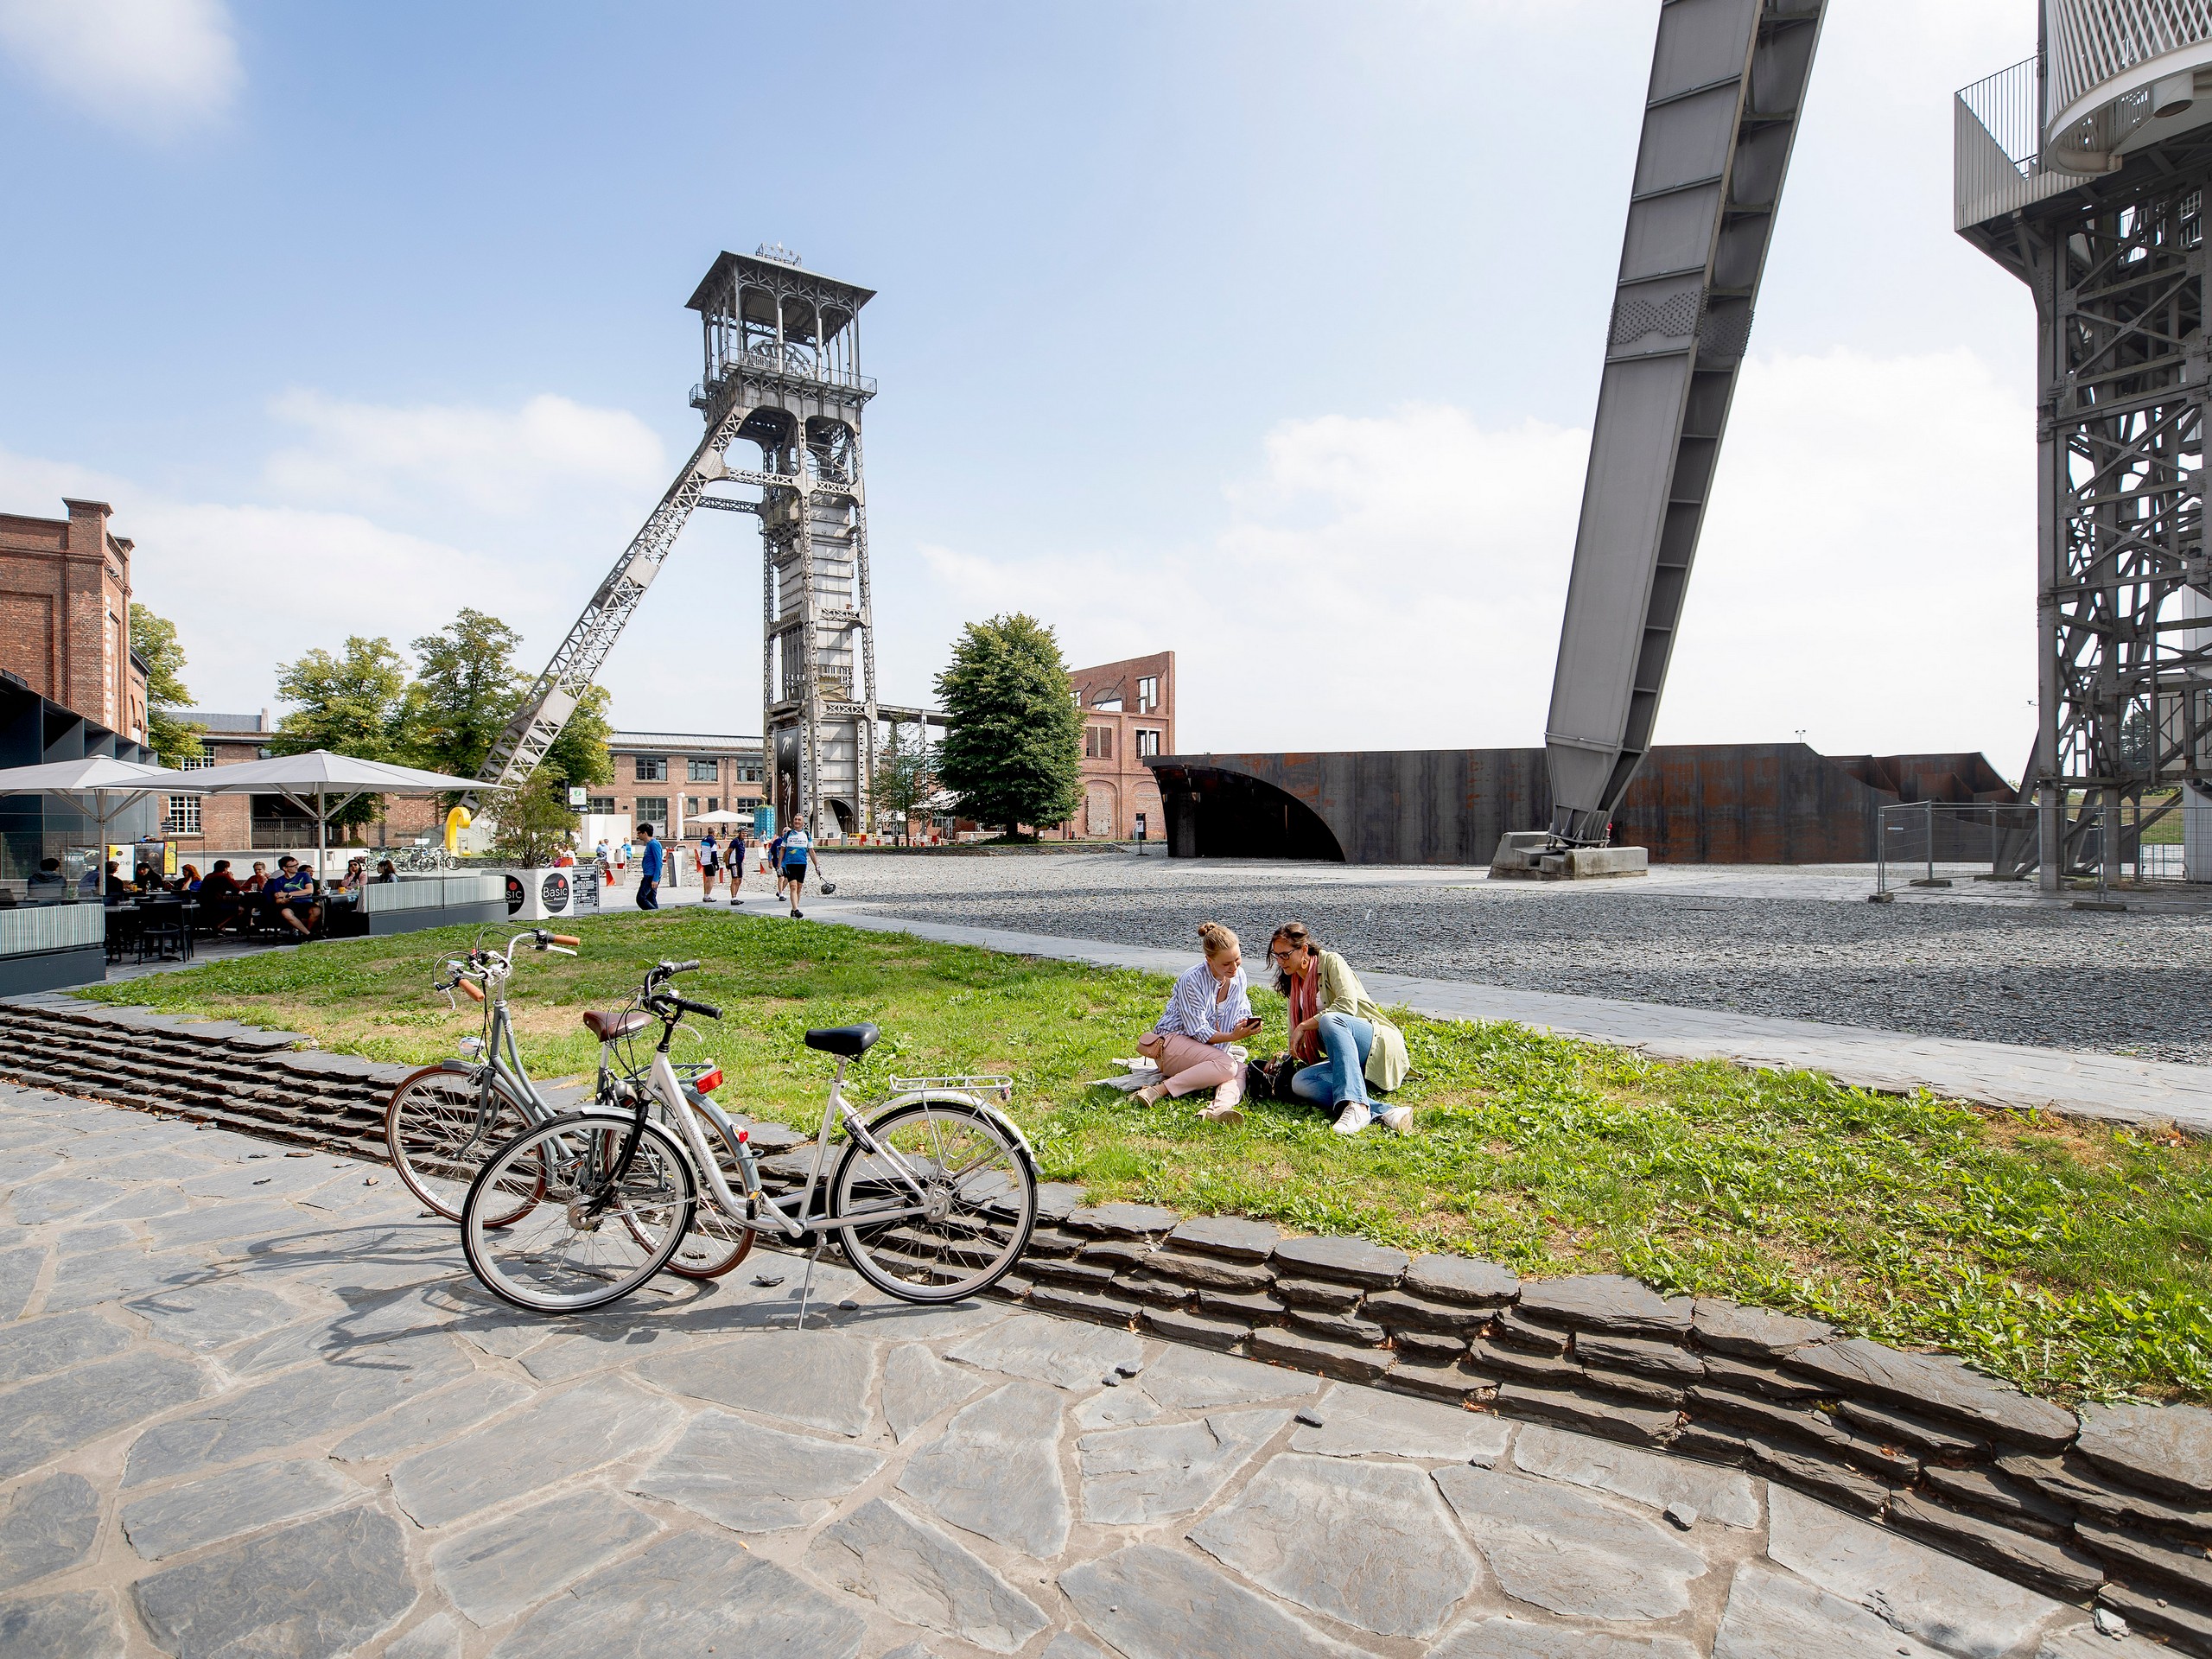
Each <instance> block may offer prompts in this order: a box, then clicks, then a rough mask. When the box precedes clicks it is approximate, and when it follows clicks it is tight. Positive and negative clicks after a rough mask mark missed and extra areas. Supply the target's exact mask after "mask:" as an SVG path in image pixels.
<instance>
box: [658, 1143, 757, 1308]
mask: <svg viewBox="0 0 2212 1659" xmlns="http://www.w3.org/2000/svg"><path fill="white" fill-rule="evenodd" d="M699 1126H700V1128H702V1129H703V1130H705V1131H706V1135H707V1144H708V1146H709V1147H712V1148H713V1149H714V1154H715V1163H716V1164H717V1165H719V1166H721V1173H722V1180H723V1182H724V1183H725V1184H726V1185H728V1188H729V1190H730V1191H731V1192H734V1193H736V1194H737V1195H738V1196H739V1197H740V1198H744V1203H745V1213H746V1215H747V1217H751V1215H752V1214H753V1200H752V1199H750V1198H745V1197H744V1195H745V1178H744V1177H743V1176H742V1175H741V1174H739V1173H738V1166H737V1149H736V1147H733V1146H731V1145H730V1144H729V1143H728V1141H725V1140H724V1139H723V1138H722V1134H721V1129H720V1128H718V1127H717V1126H716V1124H715V1121H714V1119H712V1118H710V1117H709V1116H707V1115H706V1114H705V1113H703V1112H701V1113H700V1114H699ZM701 1185H702V1186H703V1185H704V1183H703V1182H702V1184H701ZM752 1254H753V1229H752V1228H751V1227H749V1226H747V1224H745V1223H744V1222H742V1221H733V1220H731V1219H730V1218H729V1217H728V1216H726V1215H724V1214H723V1213H722V1212H721V1209H720V1208H719V1207H718V1206H717V1205H715V1201H714V1199H713V1198H712V1197H711V1196H709V1194H708V1193H707V1192H703V1191H702V1192H701V1193H700V1194H699V1202H698V1204H697V1205H696V1206H695V1207H694V1208H693V1210H692V1212H691V1230H690V1232H688V1233H686V1234H684V1235H683V1243H681V1244H679V1245H677V1248H676V1254H675V1255H671V1257H669V1258H668V1270H669V1271H670V1272H671V1273H673V1274H681V1275H682V1276H683V1277H684V1278H686V1279H719V1278H721V1276H722V1274H726V1273H728V1271H729V1270H730V1269H731V1268H734V1267H735V1266H736V1265H737V1264H738V1263H739V1262H742V1261H744V1260H745V1258H746V1257H747V1256H748V1255H752Z"/></svg>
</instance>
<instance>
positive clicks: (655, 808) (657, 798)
mask: <svg viewBox="0 0 2212 1659" xmlns="http://www.w3.org/2000/svg"><path fill="white" fill-rule="evenodd" d="M635 817H636V820H637V822H638V823H650V824H651V825H652V826H653V828H654V829H659V828H660V827H661V826H662V825H664V824H665V823H667V822H668V797H667V796H665V795H640V796H639V797H638V810H637V812H636V814H635Z"/></svg>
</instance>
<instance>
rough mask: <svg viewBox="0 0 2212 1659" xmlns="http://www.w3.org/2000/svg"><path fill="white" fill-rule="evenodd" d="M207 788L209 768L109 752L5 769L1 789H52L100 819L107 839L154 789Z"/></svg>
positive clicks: (191, 791) (199, 791)
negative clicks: (182, 767) (179, 768)
mask: <svg viewBox="0 0 2212 1659" xmlns="http://www.w3.org/2000/svg"><path fill="white" fill-rule="evenodd" d="M207 788H208V785H207V773H206V772H171V771H169V770H168V769H167V768H166V767H162V766H147V765H146V764H145V763H144V762H143V761H139V760H117V759H115V757H114V756H112V755H106V754H95V755H87V756H86V758H84V759H83V760H49V761H47V762H46V763H44V764H43V765H41V766H9V767H6V768H4V769H0V795H34V794H35V795H47V796H51V797H52V798H54V799H55V800H58V801H63V802H66V803H67V804H69V805H71V806H73V807H75V808H76V809H77V810H79V811H80V812H82V813H84V814H85V815H86V817H89V818H91V819H92V822H93V823H96V824H98V825H99V827H100V839H101V840H102V841H105V840H106V839H107V827H108V825H109V824H111V823H114V822H115V820H116V818H117V817H118V816H119V815H120V814H122V813H124V812H127V811H129V810H130V809H131V808H132V807H134V806H136V805H137V804H138V803H139V802H141V801H143V800H144V799H145V798H146V797H148V796H149V795H205V794H206V793H207ZM86 797H90V798H91V801H90V804H87V803H86ZM111 803H112V804H111Z"/></svg>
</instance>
